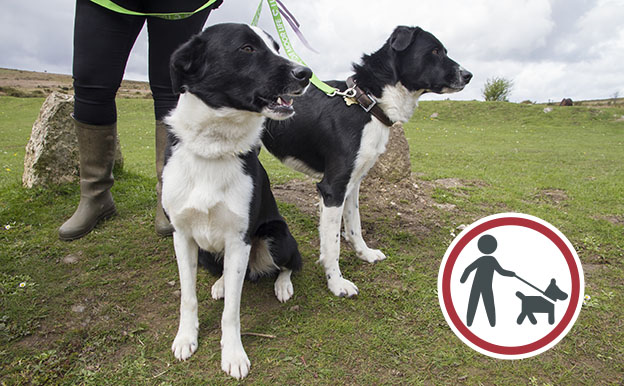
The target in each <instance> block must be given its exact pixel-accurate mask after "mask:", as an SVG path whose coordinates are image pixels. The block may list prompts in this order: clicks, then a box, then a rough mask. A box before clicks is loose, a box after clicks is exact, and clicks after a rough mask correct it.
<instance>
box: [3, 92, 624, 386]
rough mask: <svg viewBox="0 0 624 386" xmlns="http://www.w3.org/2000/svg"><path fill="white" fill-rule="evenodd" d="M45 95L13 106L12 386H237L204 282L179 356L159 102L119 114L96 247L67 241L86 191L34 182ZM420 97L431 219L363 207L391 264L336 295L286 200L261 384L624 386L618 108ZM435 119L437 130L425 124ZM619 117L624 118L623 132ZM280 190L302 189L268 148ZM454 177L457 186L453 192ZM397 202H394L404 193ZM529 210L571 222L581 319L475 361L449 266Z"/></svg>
mask: <svg viewBox="0 0 624 386" xmlns="http://www.w3.org/2000/svg"><path fill="white" fill-rule="evenodd" d="M42 102H43V100H42V99H41V98H12V97H0V132H1V133H2V141H1V142H0V167H1V169H0V297H1V298H0V384H2V385H5V384H6V385H13V384H68V385H69V384H94V385H101V384H123V385H126V384H132V385H142V384H145V385H158V384H163V385H169V384H172V385H174V384H175V385H179V384H189V385H195V384H221V383H230V384H234V383H237V382H236V381H234V380H232V379H229V378H228V377H227V376H226V375H225V374H224V373H222V372H221V370H220V353H219V339H220V327H219V324H220V315H221V311H222V307H223V303H222V302H217V301H213V300H212V299H211V298H210V287H211V285H212V283H213V282H214V278H212V277H210V276H209V275H208V274H207V273H206V272H200V274H199V278H198V296H199V302H200V325H201V326H200V342H199V344H200V346H199V349H198V351H197V353H196V354H195V355H194V356H193V357H192V358H191V359H190V360H189V361H186V362H184V363H178V362H177V361H175V360H174V358H173V355H172V354H171V352H170V345H171V342H172V340H173V338H174V336H175V332H176V328H177V322H178V299H179V292H178V289H179V283H178V280H177V268H176V265H175V261H174V259H173V247H172V242H171V239H161V238H158V237H156V235H155V233H154V231H153V219H152V216H153V208H154V206H155V197H154V193H153V190H154V185H155V183H156V178H155V171H154V165H153V159H154V156H153V152H154V149H153V134H152V133H153V127H152V126H153V122H152V111H151V101H149V100H141V99H134V100H128V99H122V100H119V101H118V107H119V120H120V122H119V135H120V140H121V143H122V147H123V149H122V151H123V154H124V157H125V161H126V162H125V169H124V171H123V172H122V173H120V174H118V175H116V182H115V186H114V187H113V195H114V196H115V200H116V203H117V208H118V212H119V215H118V216H116V217H115V218H113V219H111V220H109V221H106V222H104V223H103V224H101V225H100V226H98V227H97V228H96V230H95V231H94V232H92V233H91V234H89V235H88V236H86V237H84V238H83V239H80V240H77V241H74V242H71V243H67V242H61V241H59V240H58V237H57V233H56V229H57V228H58V226H59V225H60V224H61V223H62V222H63V221H64V219H66V218H68V217H69V216H70V215H71V213H72V212H73V209H74V208H75V206H76V204H77V202H78V187H77V184H69V185H63V186H55V187H51V188H48V189H42V188H38V189H33V190H28V189H25V188H22V187H21V175H22V168H23V167H22V163H23V157H24V147H25V145H26V142H27V141H28V138H29V134H30V129H31V126H32V123H33V122H34V120H35V119H36V117H37V114H38V110H39V107H40V106H41V103H42ZM543 108H544V106H536V105H516V104H509V103H485V102H422V103H421V106H420V108H419V109H418V110H417V112H416V114H415V115H414V117H413V119H412V120H411V121H410V122H409V123H408V124H406V126H405V129H406V134H407V137H408V140H409V142H410V147H411V157H412V168H413V171H414V176H415V179H416V180H415V183H416V184H418V185H422V186H431V189H430V190H422V191H419V192H420V194H422V195H425V194H428V196H427V197H425V198H426V199H427V202H434V203H436V204H441V205H437V206H436V205H429V206H426V207H419V208H420V209H418V210H417V212H418V213H420V214H422V216H420V219H419V220H417V221H416V222H410V223H408V222H406V220H405V219H404V218H402V217H401V216H399V215H397V212H404V211H407V210H409V209H410V206H411V205H415V204H414V203H412V202H410V201H409V200H401V201H397V202H396V203H393V204H394V205H395V206H393V207H392V208H390V207H389V208H388V210H387V211H373V210H369V211H367V208H373V207H374V201H375V199H376V194H375V192H370V191H369V192H367V193H365V194H363V196H364V198H363V203H362V208H363V223H364V224H363V225H364V229H365V230H366V235H365V238H366V239H367V240H371V243H370V244H371V245H372V246H375V247H378V248H381V249H382V250H384V251H385V252H386V253H387V255H388V256H389V258H388V259H387V260H386V261H384V262H382V263H379V264H376V265H368V264H365V263H361V262H360V261H358V259H357V258H356V257H355V254H354V253H353V252H352V251H351V250H350V249H349V248H348V247H347V246H343V252H342V263H341V267H342V268H343V272H344V274H345V276H346V277H348V278H350V279H352V280H353V281H354V282H355V283H357V285H358V287H359V288H360V295H359V296H357V297H356V298H352V299H341V298H335V297H333V296H332V295H331V294H330V293H329V291H328V290H327V288H326V284H325V279H324V277H323V273H322V272H321V268H320V267H319V266H318V265H316V264H314V262H315V261H316V260H317V258H318V236H317V232H316V227H317V218H316V216H311V215H310V214H309V213H305V212H304V211H302V210H301V208H299V207H298V206H296V205H293V204H292V203H288V202H280V209H281V211H282V213H283V214H284V216H285V217H286V218H287V220H288V222H289V224H290V226H291V229H292V231H293V233H294V235H295V237H296V238H297V240H298V241H299V246H300V249H301V252H302V255H303V257H304V262H305V267H304V269H303V271H302V272H301V273H300V274H298V275H296V276H294V277H293V284H294V286H295V296H294V298H293V299H291V300H290V301H289V302H287V303H286V304H280V303H278V302H277V300H276V299H275V297H274V295H273V293H272V292H273V290H272V288H273V285H272V282H271V280H262V281H260V282H258V283H246V284H245V288H244V291H243V299H242V305H241V323H242V327H241V328H242V330H243V331H244V332H253V333H262V334H268V335H273V336H274V338H267V337H259V336H255V335H245V336H243V344H244V346H245V348H246V351H247V353H248V355H249V358H250V360H251V362H252V369H251V373H250V375H249V377H248V378H247V379H246V380H245V381H243V382H242V383H257V384H275V383H277V384H317V383H318V384H423V383H424V384H458V383H459V384H528V385H544V384H556V385H559V384H621V382H623V381H624V359H623V358H624V326H623V324H624V322H623V320H624V296H623V295H624V272H623V268H624V264H623V263H624V256H623V250H624V166H623V165H624V122H622V121H621V119H620V117H621V116H622V115H624V109H622V108H607V107H604V108H590V107H565V108H559V107H554V110H553V111H552V112H550V113H548V114H546V113H544V112H543ZM433 113H437V118H430V117H431V115H432V114H433ZM618 119H619V120H618ZM262 160H263V162H264V164H265V166H266V167H267V169H268V172H269V175H270V176H271V178H272V180H273V182H274V183H280V184H281V183H287V182H289V181H290V180H291V179H292V178H299V177H300V175H298V174H297V173H294V172H291V171H289V170H288V169H286V168H284V167H283V166H281V165H280V164H279V163H278V162H276V161H275V160H273V159H272V158H270V156H268V155H266V152H263V155H262ZM448 179H455V180H454V181H458V184H456V185H454V186H449V185H445V184H441V183H438V182H437V181H444V180H448ZM387 189H389V190H392V189H393V186H392V185H389V186H388V187H387ZM502 211H520V212H524V213H528V214H532V215H536V216H539V217H541V218H543V219H545V220H546V221H549V222H550V223H552V224H554V225H555V226H557V227H558V228H559V229H560V230H561V231H562V232H563V233H564V234H565V235H566V236H567V237H568V238H569V239H570V240H571V242H572V243H573V245H574V246H575V247H576V249H577V251H578V253H579V256H580V259H581V260H582V262H583V266H584V270H585V281H586V288H585V292H586V294H589V295H590V296H591V300H590V301H589V302H588V304H587V305H585V306H584V307H583V310H582V311H581V314H580V316H579V318H578V321H577V322H576V324H575V326H574V327H573V328H572V330H571V331H570V333H569V334H568V335H567V336H566V337H565V338H564V339H563V340H562V341H561V342H560V343H559V344H558V345H556V346H555V347H554V348H553V349H551V350H549V351H547V352H546V353H544V354H542V355H539V356H537V357H534V358H529V359H525V360H517V361H504V360H494V359H490V358H488V357H485V356H483V355H481V354H478V353H476V352H475V351H472V350H471V349H470V348H468V347H467V346H465V345H464V344H463V343H461V341H460V340H459V339H458V338H456V337H455V335H454V334H453V333H452V331H451V330H450V329H449V327H448V326H447V325H446V323H445V321H444V318H443V316H442V313H441V312H440V308H439V305H438V299H437V293H436V282H437V273H438V268H439V263H440V260H441V258H442V255H443V254H444V251H445V250H446V248H447V247H448V244H449V243H450V241H451V239H452V236H451V233H453V232H456V228H457V226H458V225H460V224H468V223H471V222H472V221H474V220H475V219H477V218H481V217H483V216H486V215H489V214H493V213H497V212H502Z"/></svg>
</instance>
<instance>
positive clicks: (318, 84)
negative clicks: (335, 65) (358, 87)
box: [251, 0, 337, 96]
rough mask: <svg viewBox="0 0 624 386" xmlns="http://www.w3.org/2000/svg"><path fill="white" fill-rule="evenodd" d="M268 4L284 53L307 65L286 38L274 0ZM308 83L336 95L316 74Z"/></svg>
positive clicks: (252, 23) (254, 21)
mask: <svg viewBox="0 0 624 386" xmlns="http://www.w3.org/2000/svg"><path fill="white" fill-rule="evenodd" d="M262 1H263V0H260V4H259V5H258V9H257V11H256V14H255V15H254V18H253V21H252V22H251V25H253V26H257V25H258V19H259V18H260V13H261V12H262ZM267 2H268V4H269V8H270V9H271V15H272V16H273V23H274V24H275V29H276V30H277V35H278V36H279V39H280V41H281V42H282V47H284V51H286V55H288V57H289V58H290V59H291V60H293V61H295V62H297V63H299V64H302V65H304V66H307V64H305V62H304V61H303V60H302V59H301V58H300V57H299V55H297V53H296V52H295V50H294V49H293V47H292V45H291V44H290V39H288V34H287V33H286V27H285V26H284V22H283V21H282V17H281V16H280V12H279V9H278V7H277V2H276V1H275V0H267ZM310 83H312V84H313V85H314V86H316V88H318V89H319V90H321V91H323V92H324V93H325V94H327V95H329V96H334V95H336V91H337V90H336V89H335V88H333V87H332V86H330V85H328V84H327V83H325V82H323V81H322V80H320V79H319V78H318V77H317V76H316V75H314V74H312V78H311V79H310Z"/></svg>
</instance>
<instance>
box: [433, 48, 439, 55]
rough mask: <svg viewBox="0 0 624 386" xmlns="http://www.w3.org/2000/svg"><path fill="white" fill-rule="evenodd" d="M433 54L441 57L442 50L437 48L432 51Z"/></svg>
mask: <svg viewBox="0 0 624 386" xmlns="http://www.w3.org/2000/svg"><path fill="white" fill-rule="evenodd" d="M431 53H432V54H434V55H439V54H440V50H439V49H437V48H434V49H433V51H431Z"/></svg>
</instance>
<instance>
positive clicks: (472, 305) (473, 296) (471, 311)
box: [466, 285, 481, 327]
mask: <svg viewBox="0 0 624 386" xmlns="http://www.w3.org/2000/svg"><path fill="white" fill-rule="evenodd" d="M479 297H481V289H480V288H476V287H475V286H474V285H473V286H472V289H471V290H470V297H469V299H468V310H467V312H466V324H467V325H468V327H470V326H472V322H473V321H474V317H475V313H476V312H477V306H478V305H479Z"/></svg>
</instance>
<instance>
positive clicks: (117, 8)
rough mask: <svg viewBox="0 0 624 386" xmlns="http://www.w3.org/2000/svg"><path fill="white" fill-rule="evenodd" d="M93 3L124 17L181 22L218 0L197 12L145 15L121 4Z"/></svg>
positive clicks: (97, 0)
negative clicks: (145, 17) (144, 17)
mask: <svg viewBox="0 0 624 386" xmlns="http://www.w3.org/2000/svg"><path fill="white" fill-rule="evenodd" d="M91 1H92V2H93V3H95V4H97V5H100V6H102V7H104V8H106V9H109V10H111V11H113V12H117V13H122V14H124V15H132V16H152V17H159V18H161V19H167V20H180V19H185V18H187V17H189V16H193V15H194V14H196V13H197V12H200V11H203V10H204V9H206V8H208V7H210V6H211V5H212V4H214V3H215V2H216V1H217V0H208V1H207V2H206V4H204V5H202V6H201V7H199V8H197V9H196V10H194V11H192V12H175V13H143V12H135V11H131V10H129V9H126V8H124V7H122V6H120V5H119V4H115V3H113V2H112V1H111V0H91Z"/></svg>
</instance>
